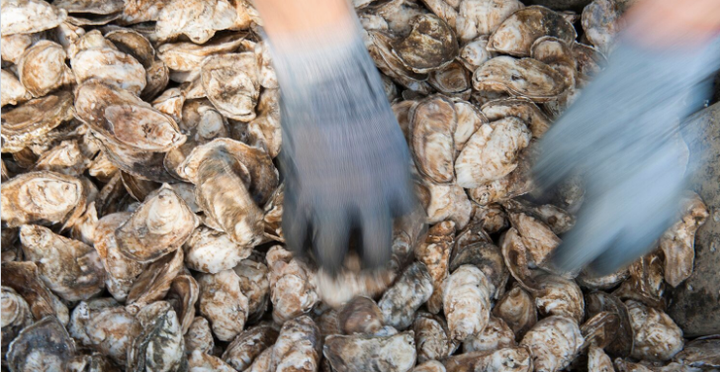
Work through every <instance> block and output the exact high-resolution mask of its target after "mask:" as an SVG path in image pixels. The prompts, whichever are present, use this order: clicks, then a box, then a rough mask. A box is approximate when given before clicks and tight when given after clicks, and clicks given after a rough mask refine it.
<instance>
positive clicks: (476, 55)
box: [458, 35, 492, 72]
mask: <svg viewBox="0 0 720 372" xmlns="http://www.w3.org/2000/svg"><path fill="white" fill-rule="evenodd" d="M487 44H488V36H487V35H483V36H479V37H477V38H476V39H474V40H472V41H470V42H468V43H467V44H465V45H463V46H462V47H461V48H460V55H458V60H459V61H460V63H462V64H463V66H465V68H467V69H468V70H469V71H470V72H474V71H475V70H477V68H478V67H480V65H482V64H483V63H485V62H487V61H488V60H489V59H490V58H492V54H491V53H490V52H488V50H487V49H486V48H487Z"/></svg>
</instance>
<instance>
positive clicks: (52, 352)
mask: <svg viewBox="0 0 720 372" xmlns="http://www.w3.org/2000/svg"><path fill="white" fill-rule="evenodd" d="M74 354H75V342H74V341H73V339H72V338H70V335H68V333H67V331H66V330H65V327H63V325H62V324H60V322H58V320H57V318H55V317H52V316H48V317H45V318H43V319H40V320H39V321H37V322H36V323H35V324H33V325H31V326H29V327H26V328H25V329H23V330H22V331H21V332H20V334H18V336H17V337H16V338H15V340H13V342H12V343H11V344H10V349H9V351H8V353H7V364H8V366H9V367H10V370H11V371H63V370H65V367H66V365H67V363H68V361H69V360H70V359H71V358H72V357H73V355H74Z"/></svg>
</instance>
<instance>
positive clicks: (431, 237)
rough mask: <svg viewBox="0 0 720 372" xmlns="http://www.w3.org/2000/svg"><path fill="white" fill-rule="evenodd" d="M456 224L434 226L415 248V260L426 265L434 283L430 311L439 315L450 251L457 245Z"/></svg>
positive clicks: (428, 303)
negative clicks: (455, 237) (455, 238)
mask: <svg viewBox="0 0 720 372" xmlns="http://www.w3.org/2000/svg"><path fill="white" fill-rule="evenodd" d="M454 236H455V223H454V222H452V221H444V222H440V223H438V224H437V225H434V226H432V227H431V228H430V229H429V230H428V231H427V234H426V235H425V237H424V239H421V241H420V244H418V245H417V246H416V247H415V258H416V259H417V260H418V261H420V262H422V263H424V264H425V266H426V267H427V269H428V272H429V273H430V277H431V278H432V283H433V293H432V295H431V296H430V299H429V300H428V302H427V307H428V310H429V311H430V312H431V313H433V314H437V313H439V312H440V310H441V309H442V300H443V290H442V285H443V281H444V280H445V278H447V276H448V265H449V264H450V251H452V248H453V245H454V244H455V240H454Z"/></svg>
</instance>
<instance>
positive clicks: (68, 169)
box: [33, 140, 90, 177]
mask: <svg viewBox="0 0 720 372" xmlns="http://www.w3.org/2000/svg"><path fill="white" fill-rule="evenodd" d="M89 165H90V160H89V159H88V158H86V157H85V155H83V153H82V151H81V150H80V146H79V145H78V142H77V141H76V140H70V141H62V142H60V144H58V145H57V146H55V147H53V148H51V149H50V150H48V151H46V152H45V153H43V154H42V155H41V156H40V158H39V159H38V161H37V163H35V166H34V167H33V170H34V171H53V172H57V173H61V174H67V175H69V176H75V177H78V176H80V175H82V174H83V172H85V169H87V168H88V166H89Z"/></svg>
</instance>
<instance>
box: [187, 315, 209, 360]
mask: <svg viewBox="0 0 720 372" xmlns="http://www.w3.org/2000/svg"><path fill="white" fill-rule="evenodd" d="M214 347H215V340H214V339H213V335H212V330H211V329H210V323H209V322H208V321H207V319H205V318H204V317H202V316H197V317H195V319H193V321H192V323H190V328H188V330H187V332H185V352H186V354H187V353H192V352H193V351H194V350H200V351H202V352H204V353H210V352H212V350H213V348H214Z"/></svg>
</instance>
